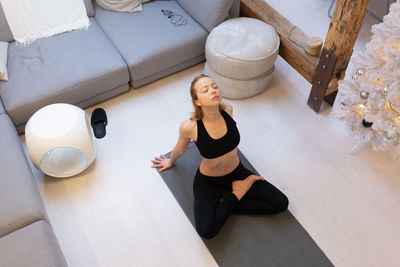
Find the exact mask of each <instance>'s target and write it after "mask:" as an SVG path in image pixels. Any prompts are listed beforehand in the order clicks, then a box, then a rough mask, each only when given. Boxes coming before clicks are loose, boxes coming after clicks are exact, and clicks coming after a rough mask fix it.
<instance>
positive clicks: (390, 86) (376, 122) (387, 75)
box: [332, 0, 400, 152]
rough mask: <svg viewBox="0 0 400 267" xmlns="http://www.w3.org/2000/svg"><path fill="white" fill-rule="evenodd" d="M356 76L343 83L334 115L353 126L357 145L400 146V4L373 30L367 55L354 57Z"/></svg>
mask: <svg viewBox="0 0 400 267" xmlns="http://www.w3.org/2000/svg"><path fill="white" fill-rule="evenodd" d="M352 62H353V66H354V69H353V72H352V73H354V75H353V76H352V77H351V79H349V80H343V81H340V82H339V92H338V96H337V99H336V103H335V106H334V109H333V112H332V115H334V116H335V117H338V118H340V119H343V120H345V121H346V122H347V124H348V125H349V127H350V129H351V131H352V133H353V135H354V137H355V139H356V141H357V145H356V146H355V147H354V148H353V151H352V152H357V151H358V150H359V149H360V147H364V146H365V145H372V147H373V149H374V150H390V149H393V150H392V151H396V149H394V148H395V147H396V146H397V145H398V144H399V142H400V0H398V1H397V2H396V3H394V4H392V5H391V6H390V11H389V14H388V15H386V16H385V17H384V18H383V22H382V23H380V24H377V25H374V26H372V37H371V41H370V42H369V43H367V44H366V51H365V52H358V53H355V54H354V55H353V57H352Z"/></svg>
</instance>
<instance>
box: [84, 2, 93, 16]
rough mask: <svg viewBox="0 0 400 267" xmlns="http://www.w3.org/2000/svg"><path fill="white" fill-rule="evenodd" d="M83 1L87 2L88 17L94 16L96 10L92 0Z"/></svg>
mask: <svg viewBox="0 0 400 267" xmlns="http://www.w3.org/2000/svg"><path fill="white" fill-rule="evenodd" d="M83 2H84V3H85V7H86V13H87V15H88V17H94V15H95V14H96V12H95V10H94V8H93V5H92V0H83Z"/></svg>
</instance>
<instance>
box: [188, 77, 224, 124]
mask: <svg viewBox="0 0 400 267" xmlns="http://www.w3.org/2000/svg"><path fill="white" fill-rule="evenodd" d="M201 78H210V76H208V75H205V74H200V75H198V76H196V77H194V79H193V81H192V83H191V84H190V96H191V97H192V104H193V107H194V112H193V113H192V116H191V117H190V119H191V120H201V119H202V118H203V111H202V110H201V107H199V106H197V105H196V100H197V99H198V98H197V93H196V88H194V86H195V85H196V83H197V82H198V81H199V80H200V79H201ZM223 109H225V104H222V103H221V104H219V110H223Z"/></svg>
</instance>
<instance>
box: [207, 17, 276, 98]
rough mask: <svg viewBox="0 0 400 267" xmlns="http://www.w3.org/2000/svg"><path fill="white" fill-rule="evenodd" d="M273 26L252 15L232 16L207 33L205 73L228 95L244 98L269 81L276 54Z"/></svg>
mask: <svg viewBox="0 0 400 267" xmlns="http://www.w3.org/2000/svg"><path fill="white" fill-rule="evenodd" d="M279 44H280V41H279V36H278V34H277V33H276V31H275V29H274V28H273V27H272V26H270V25H268V24H266V23H264V22H262V21H261V20H257V19H253V18H245V17H241V18H233V19H229V20H226V21H225V22H223V23H221V24H220V25H218V26H217V27H215V28H214V29H213V30H212V31H211V33H210V34H209V36H208V37H207V42H206V48H205V55H206V60H207V64H206V65H205V67H204V73H205V74H207V75H209V76H210V77H211V78H212V79H214V80H215V82H216V83H217V85H218V87H219V88H220V89H221V91H222V96H224V97H227V98H233V99H238V98H247V97H251V96H254V95H257V94H259V93H260V92H262V91H263V90H264V89H265V88H266V87H267V85H268V83H269V81H270V79H271V75H272V72H273V70H274V68H273V65H274V62H275V60H276V58H277V56H278V51H279Z"/></svg>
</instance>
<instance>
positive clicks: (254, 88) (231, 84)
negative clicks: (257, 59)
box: [204, 63, 274, 99]
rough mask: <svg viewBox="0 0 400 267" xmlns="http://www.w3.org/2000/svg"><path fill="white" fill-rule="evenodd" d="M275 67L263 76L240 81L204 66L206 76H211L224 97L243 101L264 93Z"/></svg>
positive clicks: (206, 65)
mask: <svg viewBox="0 0 400 267" xmlns="http://www.w3.org/2000/svg"><path fill="white" fill-rule="evenodd" d="M273 71H274V67H272V68H271V69H269V70H268V71H267V72H265V73H263V74H262V75H261V76H259V77H257V78H254V79H250V80H238V79H232V78H229V77H225V76H222V75H220V74H218V73H216V72H215V71H213V70H212V69H210V67H209V66H208V64H207V63H206V64H205V66H204V74H206V75H208V76H210V77H211V78H212V79H213V80H214V82H215V83H216V84H217V85H218V87H219V89H220V90H221V94H222V96H223V97H226V98H230V99H242V98H248V97H250V96H255V95H257V94H259V93H260V92H262V91H264V89H265V86H266V85H267V84H268V83H269V81H270V80H271V77H272V72H273Z"/></svg>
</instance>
